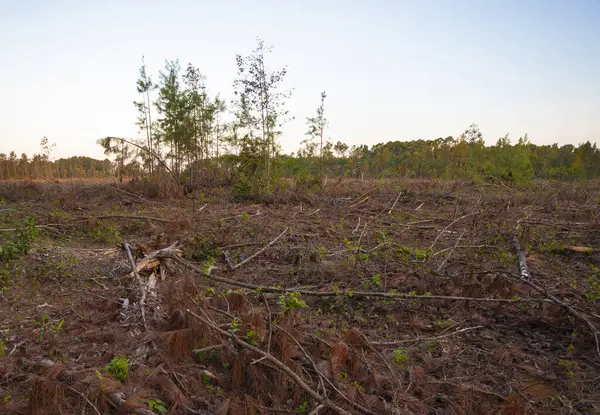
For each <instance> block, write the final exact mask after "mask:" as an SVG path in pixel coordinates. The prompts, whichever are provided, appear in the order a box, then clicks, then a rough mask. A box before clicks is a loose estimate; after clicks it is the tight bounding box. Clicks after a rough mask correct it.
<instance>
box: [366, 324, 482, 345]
mask: <svg viewBox="0 0 600 415" xmlns="http://www.w3.org/2000/svg"><path fill="white" fill-rule="evenodd" d="M481 328H483V326H475V327H467V328H464V329H460V330H456V331H453V332H452V333H447V334H442V335H441V336H435V337H416V338H414V339H406V340H392V341H387V342H370V343H369V344H371V345H373V346H395V345H399V344H404V343H416V342H423V341H437V340H441V339H445V338H446V337H450V336H454V335H455V334H460V333H464V332H467V331H471V330H477V329H481Z"/></svg>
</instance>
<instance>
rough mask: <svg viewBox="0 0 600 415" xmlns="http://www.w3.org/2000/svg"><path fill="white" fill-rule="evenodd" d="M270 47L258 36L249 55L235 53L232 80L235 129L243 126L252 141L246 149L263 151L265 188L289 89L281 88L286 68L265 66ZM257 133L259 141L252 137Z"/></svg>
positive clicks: (285, 112)
mask: <svg viewBox="0 0 600 415" xmlns="http://www.w3.org/2000/svg"><path fill="white" fill-rule="evenodd" d="M271 50H272V48H270V47H265V44H264V42H263V41H262V40H261V39H257V47H256V49H254V51H253V52H252V53H251V54H250V55H248V56H245V57H244V56H241V55H236V63H237V67H238V77H237V78H236V80H235V81H234V83H233V87H234V93H235V95H236V100H235V101H234V107H235V108H236V109H237V112H236V116H237V125H236V132H237V133H239V132H240V130H245V134H244V136H243V137H244V138H245V139H246V140H248V139H250V140H252V141H253V143H252V146H250V147H248V146H247V149H252V150H253V151H257V150H258V151H260V152H262V154H263V158H264V162H263V168H264V173H265V183H266V186H267V190H268V189H269V181H270V179H271V156H272V155H273V153H275V152H276V151H277V148H278V146H277V143H276V141H275V139H276V137H277V136H278V135H279V134H280V131H278V128H280V127H281V125H282V124H283V123H284V122H285V121H286V117H287V115H288V111H287V110H286V109H285V101H286V99H288V98H289V97H290V96H291V92H292V91H291V90H288V91H281V90H280V89H281V83H282V81H283V79H284V77H285V75H286V73H287V68H285V67H284V68H283V69H280V70H269V69H268V68H267V65H266V64H265V55H266V54H267V53H269V52H271ZM257 135H258V137H260V140H261V141H260V143H259V142H257V141H256V139H255V137H256V136H257Z"/></svg>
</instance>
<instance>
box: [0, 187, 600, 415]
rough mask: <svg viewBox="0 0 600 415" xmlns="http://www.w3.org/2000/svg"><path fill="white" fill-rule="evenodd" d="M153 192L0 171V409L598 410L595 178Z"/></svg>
mask: <svg viewBox="0 0 600 415" xmlns="http://www.w3.org/2000/svg"><path fill="white" fill-rule="evenodd" d="M141 187H143V186H142V185H140V184H139V183H136V184H132V185H127V184H122V185H119V184H85V183H73V184H71V185H70V186H65V185H58V184H51V183H39V182H38V183H33V182H29V183H14V182H13V183H0V198H2V200H3V202H4V206H2V207H0V228H2V229H5V230H6V229H12V228H13V227H15V226H16V225H15V223H16V224H19V223H21V222H20V221H22V219H23V218H24V217H35V218H36V220H37V222H36V223H37V226H38V229H39V230H40V232H41V234H40V236H38V237H37V239H36V241H35V243H34V245H33V247H32V249H30V250H29V252H28V253H27V255H24V256H21V257H20V258H19V259H15V260H12V261H5V262H4V263H1V264H0V265H1V267H2V268H1V269H2V274H1V275H2V278H1V280H0V281H1V283H2V285H3V292H2V294H0V296H1V297H0V301H1V303H2V307H0V330H1V331H0V339H1V341H2V343H1V345H2V347H1V348H0V351H1V352H2V353H0V354H2V357H0V412H2V413H11V414H12V413H15V414H17V413H40V414H41V413H48V414H56V413H77V414H80V413H86V414H88V413H89V414H97V413H101V414H105V413H119V412H118V411H121V412H120V413H127V412H131V413H161V412H162V411H163V410H168V413H169V414H188V413H189V414H194V413H200V414H213V413H219V414H261V413H264V414H270V413H299V414H302V413H304V414H308V413H313V414H314V413H319V414H327V413H343V411H347V412H348V413H375V414H386V413H390V414H392V413H394V414H395V413H398V414H405V413H414V414H466V413H472V414H484V413H485V414H488V413H502V414H521V413H531V414H533V413H536V414H540V413H556V414H559V413H560V414H562V413H599V411H600V393H599V386H598V385H600V356H599V354H600V353H599V352H598V350H597V348H598V345H597V342H596V340H595V337H594V332H596V335H597V330H598V327H599V326H600V300H598V299H597V298H596V297H595V296H596V295H600V292H597V290H598V291H600V275H597V273H596V271H595V270H594V268H593V267H596V269H597V268H600V253H599V252H600V205H599V204H600V184H598V183H582V184H572V183H537V184H535V185H534V186H532V187H531V188H530V189H527V190H519V189H512V188H509V187H506V186H504V185H496V184H491V185H490V184H485V185H478V184H472V183H457V182H441V181H438V182H436V181H404V182H392V181H385V182H376V181H364V182H361V181H354V182H348V181H342V182H341V183H338V184H337V185H335V184H334V183H333V182H331V183H330V184H329V185H328V186H327V188H326V191H325V192H323V193H320V192H309V191H302V190H295V191H291V190H290V191H281V192H278V193H277V195H276V196H275V197H274V198H273V199H270V200H269V201H268V202H269V203H268V204H250V203H234V202H233V201H232V199H231V196H230V195H229V190H228V189H223V190H206V191H205V192H199V191H198V192H195V193H194V194H192V195H188V196H187V197H184V198H179V199H175V200H158V199H150V198H149V197H146V196H139V193H138V192H139V189H140V188H141ZM0 237H1V238H4V240H5V241H7V240H10V239H11V238H13V237H14V232H12V231H6V232H2V233H1V236H0ZM122 242H127V243H128V244H129V245H131V247H132V258H133V260H134V261H135V262H136V263H137V265H136V268H138V269H139V279H138V278H136V276H135V275H134V274H133V273H132V265H131V261H130V260H129V258H128V255H127V253H126V250H125V249H123V247H122V246H121V245H120V244H121V243H122ZM175 243H176V244H175ZM174 244H175V245H174ZM523 259H525V261H526V263H525V261H523ZM194 268H195V270H194ZM207 274H208V275H207ZM595 282H597V284H598V285H594V284H595ZM295 293H298V294H295ZM142 298H143V301H142ZM142 303H143V305H142ZM142 310H143V315H142ZM144 319H145V321H144ZM119 356H121V357H122V358H117V359H115V357H119ZM111 362H112V363H111ZM125 369H127V372H126V373H125V372H124V370H125ZM150 411H152V412H150Z"/></svg>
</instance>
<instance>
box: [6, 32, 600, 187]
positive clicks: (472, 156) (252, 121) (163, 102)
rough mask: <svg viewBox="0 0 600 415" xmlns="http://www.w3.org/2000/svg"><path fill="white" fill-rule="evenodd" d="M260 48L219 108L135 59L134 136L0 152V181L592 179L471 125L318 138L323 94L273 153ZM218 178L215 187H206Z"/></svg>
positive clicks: (280, 107)
mask: <svg viewBox="0 0 600 415" xmlns="http://www.w3.org/2000/svg"><path fill="white" fill-rule="evenodd" d="M270 50H271V49H270V48H269V47H266V46H265V44H264V42H263V41H262V40H258V42H257V47H256V49H254V50H253V51H252V52H251V53H250V54H249V55H248V56H242V55H236V65H237V75H236V78H235V80H234V81H233V88H234V96H233V99H232V100H231V102H230V103H229V105H226V103H225V101H224V100H223V99H222V98H221V97H220V96H219V94H212V95H211V94H210V93H209V91H208V89H207V87H206V84H205V81H206V78H205V76H204V75H203V74H202V73H201V71H200V70H199V69H198V68H197V67H195V66H194V65H192V64H188V65H187V66H186V67H185V68H184V69H182V68H181V66H180V64H179V62H178V61H177V60H175V61H166V63H165V67H164V68H163V69H162V70H160V71H159V73H158V78H157V81H156V82H154V81H153V79H152V77H151V76H149V75H148V72H147V68H146V65H145V63H144V61H143V58H142V65H141V68H140V71H139V76H138V79H137V83H136V87H137V92H138V93H139V100H138V101H134V103H133V104H134V105H135V107H136V108H137V110H138V112H139V117H138V119H137V125H138V127H139V131H140V134H141V138H137V139H136V138H122V137H106V138H103V139H101V140H98V143H99V144H100V145H102V146H103V148H104V151H105V154H106V155H107V156H112V157H113V160H114V162H111V161H110V160H108V159H105V160H94V159H91V158H88V157H71V158H69V159H60V160H56V161H51V158H50V154H51V151H52V148H53V146H51V145H49V144H48V140H47V139H46V138H44V139H43V140H42V143H41V144H42V145H41V146H42V151H41V153H40V154H36V155H34V156H33V157H31V158H28V157H27V155H25V154H23V155H22V156H21V157H20V158H18V157H17V155H16V154H15V153H14V152H11V153H10V154H9V155H8V156H7V155H6V154H0V179H9V178H27V177H32V176H46V177H50V178H52V177H61V178H62V177H103V176H109V175H114V176H118V177H121V178H122V177H124V176H131V175H145V176H146V177H148V178H149V179H151V180H161V178H169V177H170V178H173V179H175V181H177V182H178V183H183V182H187V183H191V184H194V183H198V184H200V183H202V182H204V183H206V182H207V181H210V182H213V183H215V182H217V181H220V182H224V181H229V182H230V183H235V184H236V186H241V187H242V188H244V189H245V191H248V192H264V191H268V190H269V186H270V184H271V182H272V181H273V179H274V178H276V177H299V176H302V177H306V176H309V175H310V176H314V177H322V176H325V175H326V176H329V177H332V176H339V175H346V176H351V177H418V178H441V179H456V178H463V179H464V178H466V179H475V178H491V179H495V180H496V179H500V180H507V181H514V182H520V183H526V182H527V181H529V180H531V179H534V178H543V179H562V180H564V179H590V178H597V177H600V151H599V150H598V148H597V147H596V145H595V144H591V143H589V142H587V143H584V144H581V145H579V146H574V145H564V146H558V145H556V144H554V145H551V146H550V145H544V146H538V145H534V144H532V143H530V142H529V139H528V137H527V135H525V136H524V137H521V138H519V140H518V141H517V142H515V143H514V144H513V143H511V140H510V139H509V137H508V135H506V136H505V137H501V138H500V139H498V141H497V143H496V144H495V145H493V146H485V145H484V140H483V136H482V134H481V132H480V131H479V128H478V127H477V126H476V125H471V126H470V127H469V128H468V129H467V130H466V131H465V132H464V133H463V134H462V135H461V136H460V137H457V138H454V137H446V138H438V139H435V140H415V141H394V142H387V143H382V144H376V145H374V146H372V147H371V148H369V147H368V146H366V145H359V146H352V147H351V148H350V147H349V146H348V145H346V144H345V143H343V142H341V141H337V142H336V143H335V144H334V143H333V142H332V141H331V140H330V139H329V138H328V137H327V127H328V125H329V123H328V120H327V118H326V116H325V101H326V98H327V94H326V93H325V92H322V93H321V97H320V98H321V100H320V105H319V107H318V108H317V110H316V114H315V115H314V116H312V117H307V118H306V124H307V132H306V134H305V136H306V138H305V139H304V140H303V141H301V148H300V149H299V150H298V152H297V153H296V154H293V153H292V154H291V155H284V154H281V148H280V146H279V142H278V139H279V137H280V136H281V127H282V125H283V124H284V123H285V122H286V121H288V120H289V119H290V118H291V117H290V114H289V112H288V111H287V109H286V102H287V100H288V99H289V98H290V96H291V94H292V92H293V91H292V90H291V89H283V81H284V79H285V76H286V73H287V69H286V68H281V69H275V70H273V69H269V66H268V65H267V64H266V58H267V55H268V53H269V52H270ZM215 179H218V180H215Z"/></svg>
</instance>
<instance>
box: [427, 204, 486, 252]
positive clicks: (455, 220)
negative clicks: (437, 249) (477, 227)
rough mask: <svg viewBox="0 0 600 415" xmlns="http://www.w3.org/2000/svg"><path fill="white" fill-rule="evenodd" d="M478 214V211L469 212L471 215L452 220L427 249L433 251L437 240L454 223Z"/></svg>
mask: <svg viewBox="0 0 600 415" xmlns="http://www.w3.org/2000/svg"><path fill="white" fill-rule="evenodd" d="M478 213H479V211H477V212H471V213H467V214H466V215H462V216H461V217H460V218H458V219H454V220H453V221H452V222H450V223H449V224H448V226H446V227H445V228H444V229H443V230H442V231H441V232H440V233H439V234H438V236H437V237H436V238H435V239H434V241H433V242H432V243H431V246H430V247H429V249H433V247H434V246H435V244H436V242H437V241H438V239H440V237H441V236H442V235H443V234H444V233H445V232H446V231H447V230H448V228H450V227H451V226H452V225H454V224H455V223H456V222H459V221H461V220H463V219H465V218H468V217H469V216H473V215H477V214H478Z"/></svg>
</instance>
